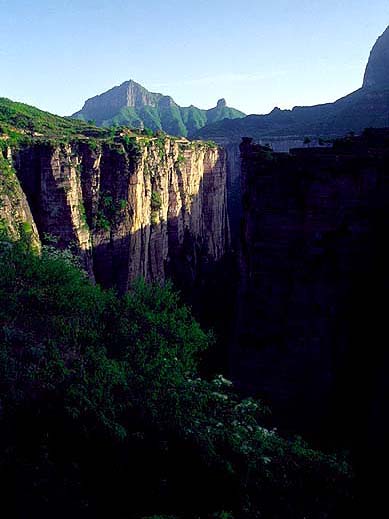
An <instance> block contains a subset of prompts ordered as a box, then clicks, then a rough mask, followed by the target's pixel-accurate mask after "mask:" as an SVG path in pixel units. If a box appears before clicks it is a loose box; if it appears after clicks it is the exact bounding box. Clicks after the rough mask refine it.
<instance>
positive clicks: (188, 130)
mask: <svg viewBox="0 0 389 519" xmlns="http://www.w3.org/2000/svg"><path fill="white" fill-rule="evenodd" d="M244 116H245V114H244V113H243V112H240V111H239V110H236V109H235V108H229V107H228V106H227V104H226V101H225V100H224V99H220V100H219V101H218V103H217V106H216V107H215V108H212V109H210V110H201V109H200V108H196V107H195V106H193V105H191V106H189V107H181V106H179V105H178V104H177V103H175V101H174V100H173V99H172V98H171V97H170V96H166V95H162V94H156V93H153V92H149V91H148V90H146V89H145V88H144V87H142V86H141V85H139V84H138V83H135V81H132V80H130V81H126V82H125V83H123V84H121V85H120V86H116V87H114V88H112V89H111V90H108V91H107V92H104V93H103V94H101V95H98V96H96V97H92V98H91V99H88V100H87V101H86V102H85V104H84V106H83V108H82V110H80V111H79V112H77V113H75V114H73V116H72V117H74V118H77V119H82V120H84V121H89V120H93V121H95V122H96V124H97V125H98V126H114V125H126V126H130V127H132V128H150V129H152V130H163V131H165V132H166V133H169V134H171V135H179V136H181V135H182V136H184V137H187V136H191V135H193V134H194V133H195V132H196V131H198V130H199V129H200V128H202V127H203V126H205V125H206V124H211V123H214V122H217V121H221V120H223V119H237V118H240V117H244Z"/></svg>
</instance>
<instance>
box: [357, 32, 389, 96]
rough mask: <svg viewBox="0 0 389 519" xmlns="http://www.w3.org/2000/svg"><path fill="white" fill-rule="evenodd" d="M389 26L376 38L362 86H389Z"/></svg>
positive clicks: (377, 87)
mask: <svg viewBox="0 0 389 519" xmlns="http://www.w3.org/2000/svg"><path fill="white" fill-rule="evenodd" d="M388 64H389V27H387V29H386V31H385V32H384V33H383V34H382V35H381V36H380V37H379V38H378V40H377V42H376V44H375V45H374V47H373V49H372V51H371V53H370V58H369V62H368V64H367V67H366V72H365V77H364V80H363V87H364V88H370V89H374V90H383V89H387V88H389V67H388Z"/></svg>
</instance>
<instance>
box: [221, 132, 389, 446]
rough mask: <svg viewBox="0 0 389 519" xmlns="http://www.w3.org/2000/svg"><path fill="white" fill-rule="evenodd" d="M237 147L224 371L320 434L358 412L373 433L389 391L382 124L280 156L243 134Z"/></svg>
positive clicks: (388, 220)
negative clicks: (228, 354) (235, 242)
mask: <svg viewBox="0 0 389 519" xmlns="http://www.w3.org/2000/svg"><path fill="white" fill-rule="evenodd" d="M241 151H242V176H243V207H244V219H243V225H242V231H243V236H242V253H241V261H240V273H241V285H240V293H239V305H238V308H239V319H238V320H239V323H238V326H237V329H238V333H237V340H236V343H235V345H234V348H233V351H232V359H231V369H232V371H233V375H234V378H236V379H237V380H238V381H241V383H242V385H243V386H244V387H245V388H246V389H248V390H249V391H250V392H251V393H252V392H253V391H257V392H259V394H261V395H262V396H263V397H265V398H267V399H268V401H269V402H271V404H272V407H273V409H274V410H275V411H276V412H277V413H279V417H280V419H281V421H282V420H285V423H287V424H288V426H290V425H291V424H292V423H294V424H295V425H296V424H297V427H298V428H300V430H301V428H305V429H307V428H308V429H309V430H310V432H312V429H313V430H314V432H316V434H319V435H320V436H321V439H323V436H325V437H326V439H328V438H329V437H331V436H332V437H334V436H337V437H338V438H339V435H340V430H341V429H342V424H343V426H345V427H346V428H347V427H350V428H351V429H352V430H349V431H348V432H347V433H346V434H348V435H349V434H352V435H354V436H355V434H356V431H357V430H358V429H359V427H358V425H357V423H360V421H361V422H362V423H363V422H364V419H361V416H362V415H364V416H365V419H366V416H367V415H368V414H369V416H370V417H369V420H367V419H366V423H368V422H369V423H370V424H371V431H370V433H369V434H373V432H372V431H375V433H377V431H378V429H379V428H378V426H377V427H376V425H377V424H378V423H380V420H381V424H382V423H384V422H385V420H383V419H382V417H383V416H384V415H385V413H386V411H385V405H386V404H385V401H386V400H385V399H386V398H387V396H388V395H389V385H388V382H387V376H386V375H384V373H387V366H388V364H389V350H388V348H387V347H386V344H387V325H386V321H387V318H386V310H385V308H386V306H385V305H382V303H381V302H382V298H385V297H386V296H385V294H386V293H387V291H388V288H389V274H388V268H387V264H388V252H387V247H386V235H387V229H388V226H389V176H388V171H389V169H388V165H389V133H388V132H387V131H385V130H382V131H378V130H377V131H370V132H366V133H365V134H364V136H363V137H361V138H355V139H350V138H348V139H345V140H343V141H339V142H337V143H335V145H334V148H333V149H304V150H292V152H291V153H290V154H289V155H288V154H275V153H272V152H271V151H270V150H269V149H266V148H263V147H261V146H258V145H255V144H253V143H252V142H251V141H250V139H246V140H245V141H244V143H243V144H242V146H241ZM336 409H338V411H339V414H338V415H337V416H336V417H335V418H334V413H335V410H336ZM373 423H374V425H373ZM335 424H336V426H335ZM351 424H352V425H351ZM324 431H325V433H324ZM359 432H360V433H361V434H362V431H359ZM375 433H374V434H375ZM366 434H367V433H366ZM349 439H350V438H348V440H349ZM370 440H371V439H369V441H370Z"/></svg>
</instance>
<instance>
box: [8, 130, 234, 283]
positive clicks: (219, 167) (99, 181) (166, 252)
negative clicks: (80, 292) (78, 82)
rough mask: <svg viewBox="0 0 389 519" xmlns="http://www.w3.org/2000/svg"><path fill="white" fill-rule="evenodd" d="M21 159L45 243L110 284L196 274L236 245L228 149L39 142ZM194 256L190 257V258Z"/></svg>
mask: <svg viewBox="0 0 389 519" xmlns="http://www.w3.org/2000/svg"><path fill="white" fill-rule="evenodd" d="M13 162H14V165H15V169H16V172H17V175H18V177H19V179H20V181H21V184H22V186H23V189H24V191H25V193H26V195H27V198H28V201H29V204H30V207H31V211H32V214H33V215H34V218H35V221H36V223H37V226H38V229H39V233H40V236H41V238H42V239H45V237H46V238H47V237H49V239H50V240H51V241H53V242H55V243H56V244H57V246H58V247H62V248H65V247H70V248H72V249H73V251H74V252H75V253H76V254H77V255H79V257H80V258H81V259H82V262H83V264H84V265H85V268H86V270H87V271H88V272H89V274H90V275H91V276H94V277H95V278H96V280H97V281H98V282H101V283H102V284H103V285H105V286H117V287H118V288H119V289H120V290H126V289H127V288H128V285H129V283H130V282H131V281H133V280H134V279H135V278H136V277H138V276H143V277H144V278H146V279H147V280H164V279H165V278H166V276H168V275H169V276H173V277H174V276H175V275H176V274H177V275H179V273H178V268H175V266H174V265H175V263H176V262H177V258H180V262H181V263H182V264H181V265H179V266H180V268H181V269H183V268H184V267H185V269H186V273H187V271H188V270H189V271H190V272H191V273H192V275H193V277H195V276H196V272H197V269H198V267H199V264H200V263H201V262H202V261H209V262H217V261H219V260H220V259H221V258H222V257H223V255H224V254H225V252H226V249H227V246H228V243H229V224H228V216H227V204H226V162H225V153H224V151H223V150H222V149H221V148H218V147H216V146H211V145H207V144H204V143H201V142H193V143H191V142H189V141H178V140H174V139H170V138H144V137H138V138H135V137H133V138H128V137H126V136H123V138H122V139H120V138H118V139H115V141H110V142H108V141H96V140H92V141H88V140H87V139H83V140H78V141H77V140H76V141H74V142H72V143H67V144H55V143H53V142H48V143H47V142H46V143H44V142H36V143H35V144H32V145H30V146H25V147H23V148H22V149H21V150H14V152H13ZM184 251H185V253H184Z"/></svg>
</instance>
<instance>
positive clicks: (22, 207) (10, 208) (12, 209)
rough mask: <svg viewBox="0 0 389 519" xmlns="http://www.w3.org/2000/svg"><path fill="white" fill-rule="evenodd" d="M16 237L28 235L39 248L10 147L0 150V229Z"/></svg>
mask: <svg viewBox="0 0 389 519" xmlns="http://www.w3.org/2000/svg"><path fill="white" fill-rule="evenodd" d="M2 230H3V231H6V233H7V235H9V236H11V237H12V238H14V239H18V238H20V237H21V235H28V236H29V238H30V240H31V243H32V245H33V246H34V247H35V248H37V249H39V247H40V240H39V236H38V230H37V227H36V225H35V221H34V218H33V216H32V214H31V211H30V207H29V205H28V202H27V199H26V196H25V194H24V192H23V190H22V188H21V187H20V183H19V180H18V178H17V176H16V173H15V170H14V169H13V167H12V158H11V150H10V148H8V147H6V148H4V154H3V153H1V152H0V231H2Z"/></svg>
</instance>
